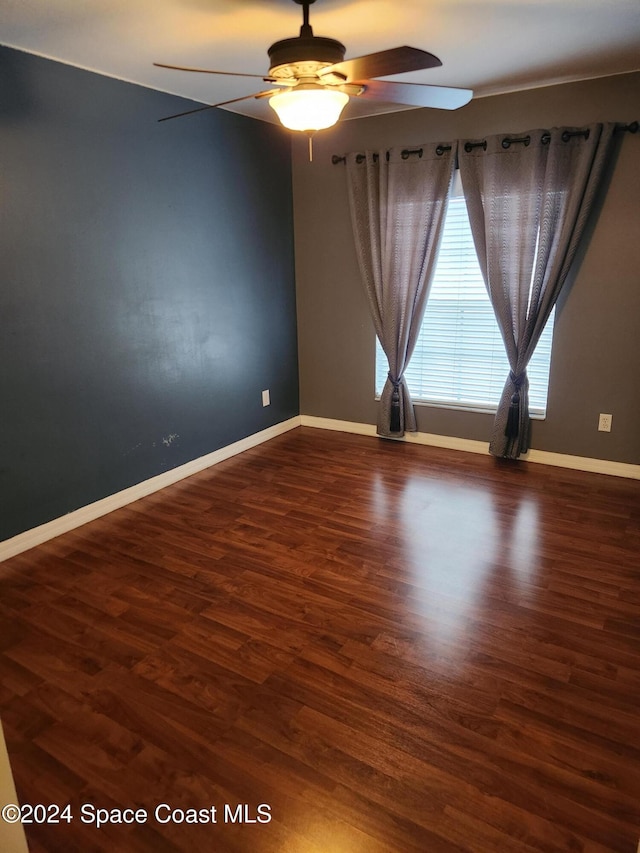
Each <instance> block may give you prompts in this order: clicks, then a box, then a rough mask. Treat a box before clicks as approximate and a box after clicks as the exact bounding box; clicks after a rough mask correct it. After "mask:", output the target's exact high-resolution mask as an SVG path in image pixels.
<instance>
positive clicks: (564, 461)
mask: <svg viewBox="0 0 640 853" xmlns="http://www.w3.org/2000/svg"><path fill="white" fill-rule="evenodd" d="M300 421H301V425H302V426H310V427H315V428H316V429H329V430H336V431H337V432H350V433H354V434H356V435H371V436H375V435H376V428H375V426H374V425H373V424H361V423H352V422H350V421H336V420H331V419H330V418H316V417H313V416H312V415H301V417H300ZM391 440H392V441H406V442H408V443H410V444H425V445H429V446H431V447H442V448H444V449H446V450H464V451H467V452H468V453H483V454H488V453H489V442H484V441H472V440H471V439H468V438H456V437H455V436H450V435H436V434H434V433H429V432H413V433H409V432H408V433H406V434H405V435H404V436H403V437H402V438H394V439H391ZM520 458H521V459H522V460H523V461H525V462H536V463H539V464H542V465H553V466H555V467H556V468H572V469H573V470H575V471H588V472H591V473H592V474H608V475H610V476H613V477H628V478H630V479H632V480H640V465H632V464H631V463H629V462H612V461H610V460H608V459H590V458H588V457H586V456H569V455H567V454H564V453H551V452H549V451H547V450H530V451H529V452H528V453H527V454H525V455H523V456H521V457H520Z"/></svg>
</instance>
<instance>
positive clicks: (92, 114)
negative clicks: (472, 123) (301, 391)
mask: <svg viewBox="0 0 640 853" xmlns="http://www.w3.org/2000/svg"><path fill="white" fill-rule="evenodd" d="M167 73H169V72H167ZM193 106H194V105H193V104H192V103H191V102H189V101H185V100H182V99H179V98H176V97H173V96H170V95H165V94H162V93H159V92H154V91H151V90H148V89H144V88H141V87H138V86H134V85H131V84H127V83H123V82H120V81H117V80H112V79H109V78H106V77H101V76H98V75H95V74H92V73H89V72H85V71H81V70H78V69H75V68H72V67H69V66H65V65H61V64H59V63H55V62H51V61H48V60H45V59H40V58H37V57H34V56H30V55H28V54H24V53H21V52H18V51H14V50H11V49H8V48H0V539H6V538H8V537H10V536H13V535H15V534H17V533H20V532H22V531H24V530H27V529H29V528H31V527H34V526H36V525H38V524H42V523H44V522H46V521H49V520H51V519H53V518H56V517H58V516H60V515H63V514H65V513H67V512H70V511H72V510H74V509H77V508H78V507H81V506H83V505H86V504H88V503H91V502H93V501H96V500H99V499H100V498H103V497H105V496H107V495H110V494H113V493H115V492H117V491H119V490H121V489H124V488H127V487H128V486H131V485H134V484H135V483H138V482H141V481H143V480H145V479H148V478H149V477H153V476H154V475H156V474H160V473H162V472H164V471H167V470H169V469H171V468H174V467H176V466H177V465H181V464H183V463H185V462H187V461H190V460H192V459H195V458H197V457H199V456H202V455H204V454H206V453H209V452H211V451H214V450H216V449H218V448H220V447H223V446H225V445H227V444H230V443H232V442H234V441H237V440H239V439H241V438H244V437H246V436H247V435H250V434H252V433H255V432H257V431H259V430H262V429H265V428H267V427H269V426H271V425H273V424H275V423H279V422H281V421H283V420H286V419H288V418H290V417H293V416H294V415H297V414H298V412H299V408H298V370H297V346H296V317H295V290H294V271H293V239H292V210H291V206H292V193H291V163H290V154H289V138H288V136H287V135H286V133H285V132H283V131H282V130H281V129H280V128H278V127H275V126H272V125H266V124H264V123H261V122H257V121H254V120H252V119H248V118H245V117H241V116H237V115H233V114H231V113H228V112H224V111H221V110H211V111H210V112H207V113H203V114H200V115H196V116H190V117H187V118H183V119H179V120H176V121H171V122H164V123H161V124H158V122H157V119H158V118H160V117H162V116H165V115H170V114H172V113H176V112H180V111H181V110H185V109H189V108H190V107H193ZM265 388H269V389H270V392H271V406H270V407H268V408H263V406H262V402H261V391H262V390H263V389H265Z"/></svg>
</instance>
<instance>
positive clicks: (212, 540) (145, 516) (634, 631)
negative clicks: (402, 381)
mask: <svg viewBox="0 0 640 853" xmlns="http://www.w3.org/2000/svg"><path fill="white" fill-rule="evenodd" d="M0 591H1V603H0V616H1V619H2V630H1V634H0V650H1V654H0V675H1V688H0V717H1V719H2V722H3V725H4V730H5V736H6V740H7V746H8V749H9V754H10V757H11V760H12V765H13V770H14V776H15V781H16V787H17V789H18V794H19V797H20V799H21V801H22V802H23V803H31V804H34V803H45V804H48V803H57V804H59V805H60V806H63V805H65V804H67V803H70V804H71V808H72V813H73V815H74V819H73V821H72V822H71V823H70V824H67V823H64V822H63V823H61V824H58V825H31V826H28V827H27V838H28V841H29V844H30V847H31V850H32V853H38V851H65V853H71V851H82V853H87V851H94V850H95V851H117V853H128V851H153V853H155V852H156V851H176V850H180V851H183V850H184V851H214V853H225V852H226V851H240V852H241V853H245V851H249V853H381V851H390V853H408V851H417V853H454V851H466V853H525V851H545V853H551V851H578V853H580V852H581V853H635V851H636V847H637V843H638V837H639V836H640V829H639V827H640V796H639V795H640V711H639V708H640V631H639V628H640V483H638V482H634V481H631V480H623V479H619V478H613V477H604V476H602V475H591V474H582V473H578V472H571V471H565V470H562V469H554V468H550V467H545V466H541V465H532V464H526V463H520V464H500V463H498V462H496V461H495V460H494V459H492V458H490V457H483V456H475V455H471V454H463V453H455V452H447V451H440V450H435V449H432V448H426V447H414V446H409V445H407V444H399V443H393V442H384V441H379V440H377V439H373V438H364V437H357V436H350V435H343V434H339V433H331V432H323V431H317V430H312V429H304V428H303V429H297V430H295V431H293V432H291V433H288V434H286V435H284V436H281V437H280V438H278V439H275V440H274V441H272V442H270V443H269V444H266V445H263V446H261V447H259V448H256V449H254V450H251V451H249V452H247V453H245V454H243V455H242V456H239V457H236V458H235V459H232V460H229V461H227V462H224V463H222V464H220V465H218V466H216V467H215V468H213V469H211V470H209V471H207V472H203V473H202V474H199V475H197V476H195V477H193V478H191V479H190V480H188V481H184V482H182V483H180V484H177V485H175V486H172V487H171V488H168V489H166V490H165V491H164V492H162V493H159V494H156V495H153V496H151V497H148V498H146V499H144V500H141V501H139V502H137V503H136V504H133V505H131V506H129V507H127V508H125V509H122V510H119V511H117V512H115V513H113V514H112V515H110V516H108V517H107V518H104V519H101V520H99V521H97V522H94V523H92V524H89V525H86V526H85V527H83V528H81V529H79V530H77V531H74V532H73V533H70V534H67V535H65V536H63V537H60V538H59V539H57V540H55V541H53V542H51V543H48V544H46V545H43V546H41V547H39V548H37V549H35V550H33V551H31V552H29V553H26V554H23V555H21V556H19V557H16V558H14V559H12V560H10V561H8V562H6V563H4V564H2V565H1V566H0ZM163 803H164V804H167V806H170V807H171V808H172V809H181V810H182V812H176V818H177V819H179V818H180V816H181V815H182V814H183V813H184V814H185V815H186V816H189V815H191V813H190V812H188V811H187V810H188V809H197V810H207V815H208V816H210V815H211V811H210V807H211V806H212V805H214V806H216V807H217V813H216V818H217V822H216V823H209V824H197V825H190V824H187V823H175V822H169V823H161V822H159V821H158V820H156V818H155V816H154V809H155V807H156V806H157V805H159V804H163ZM82 804H89V806H91V805H93V806H95V807H96V808H102V809H120V810H122V809H125V808H142V809H145V810H146V811H147V812H148V813H149V818H148V820H147V822H146V823H144V824H140V825H134V826H128V825H127V826H123V825H120V824H116V823H109V824H107V825H105V826H103V827H102V828H100V829H98V828H96V826H95V825H92V824H91V823H87V824H85V823H83V822H82V821H81V819H80V815H81V805H82ZM225 804H227V805H229V806H232V807H233V815H234V816H235V817H238V816H239V814H240V812H236V806H237V804H242V805H245V804H246V806H247V808H246V811H245V810H244V809H243V810H242V815H243V816H246V817H247V818H249V819H251V820H256V819H257V817H258V815H260V816H261V818H262V819H265V817H267V816H270V817H271V820H270V822H269V823H261V822H255V823H242V824H240V823H238V822H236V823H232V822H229V821H228V822H226V823H225V815H224V805H225ZM259 804H266V805H268V806H269V807H270V811H269V812H267V810H266V809H262V811H261V812H260V811H258V806H259ZM93 814H94V812H92V811H91V809H89V810H88V811H87V812H86V813H85V817H86V818H87V819H89V818H91V817H92V815H93ZM166 814H167V809H163V810H162V811H161V814H160V817H161V818H162V819H164V818H165V817H166ZM194 814H195V813H194ZM115 816H116V817H117V813H116V815H115ZM227 818H229V813H227Z"/></svg>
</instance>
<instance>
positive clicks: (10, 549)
mask: <svg viewBox="0 0 640 853" xmlns="http://www.w3.org/2000/svg"><path fill="white" fill-rule="evenodd" d="M297 426H300V417H299V416H296V417H294V418H290V419H289V420H287V421H283V422H282V423H279V424H276V425H275V426H272V427H268V428H267V429H264V430H262V431H261V432H256V433H254V434H253V435H249V436H247V438H243V439H241V440H240V441H236V442H234V443H233V444H228V445H227V446H226V447H221V448H220V450H214V451H213V453H208V454H207V455H206V456H200V457H199V458H198V459H194V460H192V461H191V462H187V463H185V464H184V465H179V466H178V467H177V468H172V470H171V471H165V472H164V473H163V474H158V475H157V476H156V477H151V478H150V479H149V480H144V481H143V482H142V483H137V484H136V485H135V486H130V487H129V488H128V489H123V490H122V491H121V492H116V494H115V495H109V497H106V498H102V500H99V501H96V502H95V503H92V504H87V506H83V507H80V509H77V510H74V511H73V512H70V513H68V514H67V515H63V516H61V517H60V518H54V519H53V521H48V522H47V523H46V524H41V525H40V526H39V527H34V528H32V529H31V530H27V531H25V532H24V533H19V534H18V535H17V536H14V537H12V538H11V539H6V540H5V541H4V542H0V562H2V561H3V560H8V559H9V558H10V557H15V556H16V554H21V553H22V552H23V551H28V550H29V549H30V548H35V546H36V545H41V544H42V543H43V542H47V541H49V539H54V538H55V537H56V536H60V535H61V534H62V533H68V532H69V531H70V530H74V529H75V528H76V527H80V526H81V525H83V524H87V522H89V521H95V519H96V518H100V517H101V516H103V515H107V514H108V513H110V512H113V510H115V509H120V508H121V507H123V506H126V505H127V504H130V503H133V501H137V500H139V499H140V498H144V497H146V496H147V495H150V494H152V493H153V492H158V491H160V489H164V488H166V487H167V486H171V485H173V483H177V482H178V481H179V480H184V479H185V478H186V477H190V476H191V475H192V474H197V473H198V472H199V471H204V469H205V468H210V467H211V466H212V465H217V464H218V463H219V462H223V461H224V460H225V459H230V458H231V457H232V456H236V455H237V454H238V453H242V452H243V451H245V450H249V449H250V448H251V447H256V446H257V445H259V444H262V443H263V442H265V441H269V440H270V439H272V438H275V437H276V436H278V435H282V434H283V433H285V432H288V431H289V430H291V429H294V428H295V427H297Z"/></svg>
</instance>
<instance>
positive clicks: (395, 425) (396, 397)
mask: <svg viewBox="0 0 640 853" xmlns="http://www.w3.org/2000/svg"><path fill="white" fill-rule="evenodd" d="M388 377H389V382H391V384H392V385H393V393H392V394H391V419H390V421H389V430H390V432H401V428H400V380H399V379H396V378H395V377H394V376H392V375H391V374H390V373H389V374H388Z"/></svg>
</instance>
